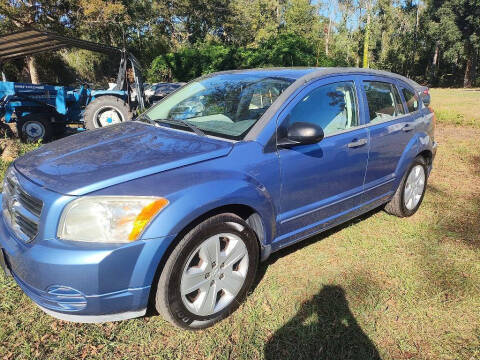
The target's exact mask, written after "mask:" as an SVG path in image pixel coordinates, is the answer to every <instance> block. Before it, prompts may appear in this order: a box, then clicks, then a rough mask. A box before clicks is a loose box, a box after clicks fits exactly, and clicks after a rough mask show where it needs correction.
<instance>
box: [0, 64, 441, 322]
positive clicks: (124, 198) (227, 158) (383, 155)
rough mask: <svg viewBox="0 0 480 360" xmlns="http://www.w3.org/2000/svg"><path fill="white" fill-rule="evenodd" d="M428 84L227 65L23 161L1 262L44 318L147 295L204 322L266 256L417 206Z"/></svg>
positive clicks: (428, 133) (430, 119) (9, 185)
mask: <svg viewBox="0 0 480 360" xmlns="http://www.w3.org/2000/svg"><path fill="white" fill-rule="evenodd" d="M428 103H429V95H428V89H426V88H423V87H421V86H420V85H418V84H417V83H415V82H413V81H411V80H409V79H406V78H404V77H402V76H399V75H395V74H391V73H387V72H381V71H372V70H364V69H339V68H306V69H295V68H290V69H261V70H242V71H229V72H221V73H216V74H211V75H207V76H204V77H201V78H199V79H196V80H194V81H192V82H190V83H189V84H187V85H186V86H184V87H182V88H181V89H179V90H177V91H176V92H174V93H172V94H170V95H169V96H167V97H166V98H164V99H163V100H162V101H161V102H160V103H158V104H157V105H155V106H154V107H152V108H151V109H149V110H148V111H147V112H146V113H145V114H143V115H142V116H141V117H140V118H139V119H138V120H137V121H132V122H126V123H121V124H117V125H113V126H110V127H107V128H104V129H97V130H93V131H88V132H86V133H82V134H78V135H74V136H71V137H68V138H64V139H62V140H59V141H55V142H52V143H50V144H48V145H44V146H42V147H40V148H39V149H37V150H35V151H33V152H31V153H29V154H28V155H25V156H23V157H21V158H19V159H17V160H16V161H15V162H14V163H13V164H12V165H11V166H10V168H9V169H8V171H7V173H6V175H5V180H4V183H3V194H2V215H1V216H2V219H0V249H1V250H0V263H1V264H2V267H3V268H4V270H5V272H6V273H7V274H11V276H13V278H14V279H15V281H16V282H17V283H18V285H19V286H20V287H21V288H22V289H23V291H24V292H25V293H26V294H27V295H28V296H29V297H30V298H31V299H32V300H33V301H34V302H35V303H36V304H37V305H38V306H39V307H40V308H41V309H42V310H44V311H45V312H46V313H48V314H50V315H52V316H54V317H57V318H60V319H64V320H69V321H77V322H103V321H114V320H121V319H127V318H132V317H137V316H142V315H143V314H145V312H146V310H147V307H149V306H152V307H154V308H156V309H157V310H158V312H159V313H160V314H161V315H163V316H164V317H165V319H167V320H168V321H170V322H171V323H173V324H174V325H177V326H180V327H183V328H187V329H198V328H204V327H207V326H210V325H212V324H213V323H215V322H217V321H218V320H220V319H222V318H224V317H226V316H227V315H228V314H229V313H231V312H232V311H233V310H234V309H235V308H236V307H237V306H238V304H239V303H240V302H241V300H242V299H243V298H244V297H245V295H246V294H247V292H248V291H249V289H250V287H251V286H252V283H253V280H254V278H255V273H256V270H257V267H258V264H259V262H260V261H262V260H265V259H267V258H268V256H269V255H270V254H271V253H272V252H274V251H277V250H279V249H282V248H283V247H285V246H288V245H290V244H293V243H296V242H298V241H301V240H302V239H305V238H307V237H310V236H312V235H314V234H317V233H319V232H322V231H324V230H326V229H329V228H331V227H333V226H335V225H338V224H340V223H342V222H345V221H347V220H349V219H352V218H353V217H356V216H358V215H360V214H362V213H365V212H367V211H369V210H371V209H374V208H377V207H384V209H385V210H386V211H387V212H388V213H391V214H393V215H396V216H400V217H405V216H410V215H412V214H414V213H415V212H416V211H417V209H418V207H419V206H420V204H421V202H422V199H423V196H424V193H425V188H426V183H427V178H428V176H429V173H430V171H431V169H432V162H433V159H434V157H435V153H436V147H437V145H436V143H435V141H434V134H433V132H434V115H433V112H432V111H431V110H430V109H429V108H428V107H427V105H428Z"/></svg>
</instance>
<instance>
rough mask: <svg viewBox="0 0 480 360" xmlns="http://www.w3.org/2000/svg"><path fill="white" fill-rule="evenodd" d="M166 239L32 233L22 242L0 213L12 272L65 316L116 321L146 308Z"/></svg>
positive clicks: (0, 241) (2, 244) (39, 300)
mask: <svg viewBox="0 0 480 360" xmlns="http://www.w3.org/2000/svg"><path fill="white" fill-rule="evenodd" d="M0 201H1V195H0ZM170 240H171V237H164V238H157V239H149V240H148V241H142V240H140V241H136V242H133V243H130V244H125V245H108V246H106V245H99V244H87V243H73V242H66V241H60V240H58V239H51V240H42V239H34V241H32V243H29V244H25V243H23V242H21V241H20V240H18V239H16V238H15V237H14V235H13V234H12V232H11V231H10V229H9V228H8V227H7V225H6V224H5V221H4V219H3V217H2V216H1V215H0V248H2V249H3V253H4V254H5V257H4V258H5V263H6V266H7V268H8V270H9V271H10V272H11V274H12V276H13V278H14V279H15V281H16V282H17V284H18V285H19V286H20V287H21V289H22V290H23V291H24V292H25V294H26V295H27V296H29V297H30V298H31V299H32V300H33V301H34V302H35V303H36V304H37V305H38V306H39V307H41V308H42V309H43V310H44V311H46V312H47V313H49V314H51V315H53V316H55V317H57V318H61V319H63V320H69V321H78V322H104V321H115V320H122V319H126V318H131V317H136V316H142V315H143V314H145V311H146V308H147V305H148V299H149V294H150V288H151V284H152V281H153V278H154V275H155V272H156V269H157V266H158V264H159V262H160V259H161V256H162V255H163V253H164V251H165V249H166V247H167V246H168V244H169V243H170Z"/></svg>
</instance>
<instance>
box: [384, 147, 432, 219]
mask: <svg viewBox="0 0 480 360" xmlns="http://www.w3.org/2000/svg"><path fill="white" fill-rule="evenodd" d="M417 165H420V166H421V167H422V169H423V171H424V175H425V181H424V185H423V191H422V194H421V196H420V200H419V201H418V203H417V204H416V206H415V207H413V208H412V209H408V208H407V207H406V205H405V188H406V183H407V179H408V176H409V175H410V173H411V171H412V169H413V168H415V167H416V166H417ZM427 180H428V171H427V163H426V161H425V159H424V158H423V157H422V156H418V157H416V158H415V160H413V162H412V163H411V164H410V166H409V167H408V170H407V171H406V172H405V175H404V176H403V179H402V181H401V182H400V185H399V186H398V188H397V191H396V192H395V195H393V198H392V199H391V200H390V202H388V203H387V204H386V205H385V208H384V209H385V211H386V212H387V213H389V214H391V215H395V216H398V217H408V216H412V215H413V214H415V213H416V212H417V210H418V208H419V207H420V205H421V204H422V201H423V197H424V195H425V190H426V188H427Z"/></svg>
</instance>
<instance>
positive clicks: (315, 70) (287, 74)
mask: <svg viewBox="0 0 480 360" xmlns="http://www.w3.org/2000/svg"><path fill="white" fill-rule="evenodd" d="M220 74H243V75H253V76H268V77H283V78H287V79H292V80H298V79H302V80H305V81H310V80H313V79H316V78H320V77H322V76H331V75H344V74H363V75H374V76H386V77H390V78H396V79H399V80H402V81H404V82H406V83H407V84H409V85H410V86H412V87H414V88H419V87H421V85H419V84H418V83H416V82H415V81H413V80H411V79H409V78H407V77H405V76H402V75H399V74H395V73H391V72H388V71H383V70H375V69H365V68H354V67H288V68H281V67H279V68H275V67H274V68H260V69H242V70H227V71H220V72H216V73H212V74H209V75H207V77H211V76H215V75H220Z"/></svg>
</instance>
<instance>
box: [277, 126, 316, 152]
mask: <svg viewBox="0 0 480 360" xmlns="http://www.w3.org/2000/svg"><path fill="white" fill-rule="evenodd" d="M323 137H324V133H323V129H322V128H321V127H320V126H318V125H315V124H312V123H307V122H296V123H293V124H291V125H290V126H289V127H288V128H287V134H286V137H284V138H281V139H278V142H277V145H278V146H282V147H292V146H296V145H310V144H316V143H318V142H320V141H322V139H323Z"/></svg>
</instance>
